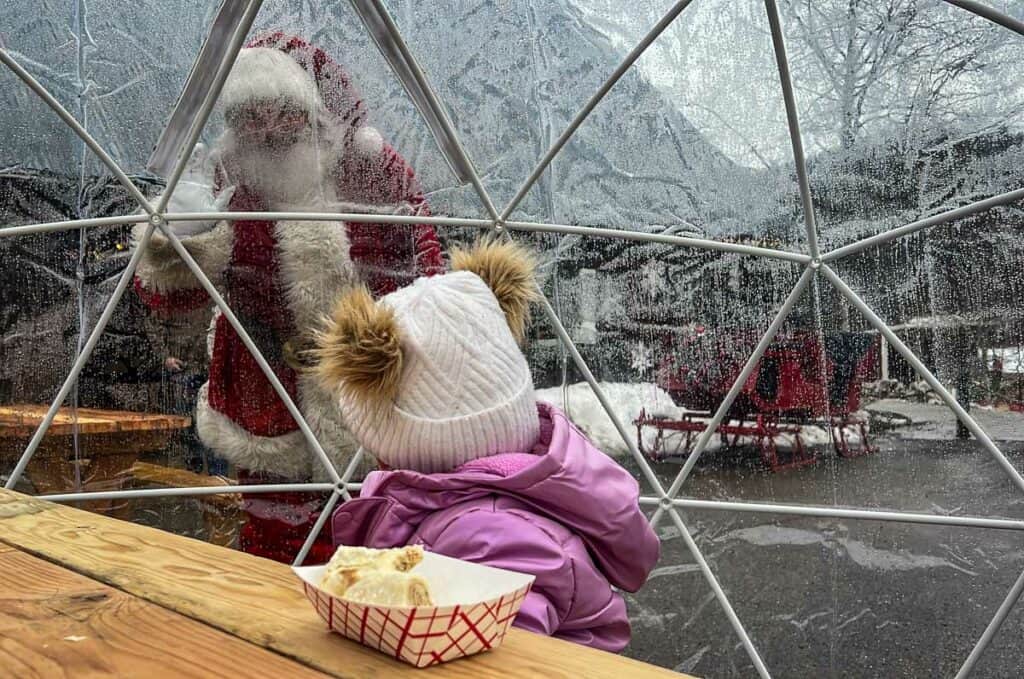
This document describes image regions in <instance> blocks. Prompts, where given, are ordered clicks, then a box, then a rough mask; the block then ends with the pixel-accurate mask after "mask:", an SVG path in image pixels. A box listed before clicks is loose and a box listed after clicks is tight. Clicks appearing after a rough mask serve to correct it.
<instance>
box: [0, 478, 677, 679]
mask: <svg viewBox="0 0 1024 679" xmlns="http://www.w3.org/2000/svg"><path fill="white" fill-rule="evenodd" d="M8 676H9V677H18V679H23V678H29V677H41V678H42V677H45V678H47V679H49V678H50V677H69V678H72V677H73V678H75V679H77V678H78V677H126V676H147V677H164V676H188V677H239V678H241V677H299V678H302V677H325V676H331V677H351V678H353V679H355V678H358V679H363V678H369V677H419V678H420V679H424V678H426V679H429V677H439V676H444V677H457V678H458V677H462V678H466V679H468V678H472V679H482V678H484V677H517V678H518V677H543V678H544V679H557V678H565V679H569V678H572V679H575V678H577V677H587V678H594V679H601V678H602V677H606V678H609V679H625V678H627V677H650V678H652V679H655V678H657V677H666V678H667V677H677V678H678V677H680V676H681V675H678V674H675V673H673V672H670V671H668V670H664V669H661V668H657V667H654V666H651V665H646V664H644V663H640V662H637V661H634V660H629V659H627V658H623V657H621V656H617V655H613V654H610V653H604V652H601V651H595V650H593V649H589V648H586V647H583V646H578V645H575V644H570V643H567V642H563V641H558V640H556V639H551V638H548V637H543V636H539V635H536V634H531V633H529V632H523V631H520V630H517V629H513V630H511V631H510V632H509V634H508V636H507V637H506V639H505V642H504V644H503V645H502V646H501V647H500V648H499V649H497V650H495V651H493V652H491V653H483V654H480V655H476V656H473V657H471V658H466V659H463V660H458V661H455V662H453V663H448V664H445V665H441V666H439V667H437V668H431V669H426V670H417V669H414V668H412V667H410V666H408V665H404V664H401V663H399V662H398V661H396V660H393V659H391V658H389V657H387V656H384V655H382V654H379V653H377V652H375V651H372V650H370V649H368V648H364V647H362V646H359V645H358V644H356V643H354V642H351V641H349V640H347V639H344V638H342V637H340V636H338V635H336V634H333V633H331V632H329V631H327V629H326V628H325V625H324V623H323V621H322V620H320V618H319V617H318V616H317V615H316V612H315V611H314V610H313V608H312V606H311V605H310V604H309V602H308V601H307V600H306V598H305V595H304V594H303V593H302V590H301V588H300V586H299V582H298V579H297V578H296V577H295V576H294V575H293V574H292V572H291V569H290V568H288V567H287V566H284V565H282V564H279V563H276V562H273V561H268V560H265V559H260V558H258V557H254V556H251V555H248V554H243V553H241V552H236V551H233V550H229V549H226V548H224V547H217V546H214V545H209V544H206V543H203V542H199V541H196V540H191V539H189V538H184V537H180V536H176V535H171V534H169V533H164V532H163V531H159V530H156V529H153V528H146V527H143V526H136V525H134V524H130V523H127V522H122V521H118V520H116V519H111V518H108V517H105V516H102V515H98V514H91V513H87V512H83V511H80V510H77V509H73V508H71V507H65V506H59V505H55V504H53V503H49V502H45V501H42V500H37V499H34V498H30V497H27V496H25V495H21V494H18V493H13V492H10V491H5V490H0V677H4V678H6V677H8Z"/></svg>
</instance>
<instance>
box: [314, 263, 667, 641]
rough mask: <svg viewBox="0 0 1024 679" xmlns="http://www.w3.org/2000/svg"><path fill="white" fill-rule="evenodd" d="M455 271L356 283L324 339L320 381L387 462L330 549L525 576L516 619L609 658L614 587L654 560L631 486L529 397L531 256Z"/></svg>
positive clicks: (615, 619) (561, 419)
mask: <svg viewBox="0 0 1024 679" xmlns="http://www.w3.org/2000/svg"><path fill="white" fill-rule="evenodd" d="M453 267H454V268H455V269H456V271H455V272H454V273H449V274H446V275H443V276H434V277H432V278H421V279H419V280H417V281H416V282H414V283H413V284H412V285H411V286H409V287H407V288H404V289H401V290H398V291H396V292H393V293H391V294H389V295H387V296H385V297H384V298H382V299H381V300H380V301H379V302H376V303H375V302H374V301H373V300H372V298H371V297H370V296H369V294H368V293H367V292H366V291H365V290H356V291H353V292H352V293H350V294H348V295H346V296H345V297H343V298H342V299H341V300H340V301H339V303H338V305H337V308H336V311H335V314H334V318H333V319H332V322H331V324H330V325H329V327H328V329H327V330H326V331H325V332H324V333H323V334H322V335H321V336H320V339H319V350H318V353H319V357H320V360H319V364H318V367H317V370H318V373H319V376H320V378H321V380H323V381H324V382H325V383H326V384H327V385H328V386H333V387H337V388H339V393H340V398H341V402H342V412H344V413H345V414H346V419H347V421H348V425H349V426H350V427H351V429H352V432H353V434H354V435H355V436H356V438H357V439H358V440H359V441H360V443H361V444H362V445H363V446H364V447H365V448H366V449H367V450H368V451H369V452H372V453H373V454H374V455H375V456H376V457H377V459H378V460H379V461H380V463H381V466H382V467H383V468H385V469H388V470H389V471H377V472H373V473H371V474H370V475H369V476H368V477H367V478H366V480H365V481H364V483H363V486H362V490H361V492H360V497H359V498H358V499H356V500H352V501H350V502H347V503H345V504H344V505H342V506H341V507H340V508H339V509H338V510H337V511H336V512H335V515H334V517H333V518H332V524H333V535H334V540H335V543H336V544H339V545H341V544H344V545H356V546H366V547H379V548H380V547H395V546H400V545H407V544H420V545H423V547H424V548H425V549H427V550H429V551H433V552H437V553H440V554H445V555H447V556H452V557H456V558H460V559H465V560H467V561H473V562H477V563H483V564H487V565H490V566H496V567H499V568H507V569H509V570H514V571H520V572H523V573H529V574H532V575H534V576H535V577H536V582H535V583H534V586H533V589H532V590H531V592H530V594H529V595H528V596H527V598H526V601H525V602H524V604H523V606H522V609H521V610H520V613H519V615H518V617H517V618H516V621H515V624H516V625H517V626H518V627H521V628H523V629H527V630H530V631H533V632H539V633H541V634H550V635H554V636H556V637H560V638H562V639H566V640H569V641H575V642H578V643H582V644H586V645H588V646H593V647H596V648H600V649H604V650H609V651H619V650H621V649H622V648H624V647H625V646H626V644H627V643H629V636H630V630H629V620H628V618H627V615H626V606H625V602H624V601H623V599H622V597H621V596H620V595H619V594H618V593H617V592H616V591H615V588H619V589H624V590H627V591H636V590H637V589H639V588H640V586H641V585H643V583H644V581H645V580H646V578H647V575H648V573H649V572H650V570H651V568H653V567H654V565H655V563H656V562H657V560H658V554H659V543H658V539H657V536H656V535H655V534H654V531H653V530H652V529H651V527H650V525H649V524H648V522H647V520H646V519H645V517H644V515H643V514H642V513H641V511H640V508H639V505H638V495H639V488H638V486H637V482H636V481H635V480H634V479H633V477H632V476H630V475H629V474H628V473H627V472H626V471H624V470H623V469H622V468H621V467H619V465H618V464H616V463H615V462H614V461H612V460H611V459H609V458H608V457H607V456H606V455H605V454H604V453H602V452H600V451H599V450H597V449H596V448H594V446H593V445H592V444H591V443H590V441H588V440H587V438H586V437H585V436H584V435H583V434H581V433H580V432H579V430H578V429H576V427H575V426H573V424H572V423H571V422H570V421H569V420H568V418H567V417H566V416H565V415H564V414H563V413H562V412H561V411H559V410H558V409H557V408H555V407H554V406H552V405H548V404H546V403H537V402H536V400H535V398H534V388H533V381H532V378H531V376H530V371H529V367H528V366H527V363H526V359H525V357H524V356H523V354H522V352H521V351H520V349H519V346H518V343H517V339H521V338H522V335H523V331H524V328H525V323H526V319H527V316H528V312H529V304H530V302H531V300H532V299H533V298H534V295H535V291H536V283H535V281H534V276H533V262H532V259H531V258H530V257H529V256H528V255H527V254H526V253H525V252H524V251H523V250H521V249H519V248H516V247H515V246H512V245H510V244H496V243H488V244H484V245H481V246H478V247H477V248H476V249H475V250H474V251H471V252H456V253H455V254H454V256H453Z"/></svg>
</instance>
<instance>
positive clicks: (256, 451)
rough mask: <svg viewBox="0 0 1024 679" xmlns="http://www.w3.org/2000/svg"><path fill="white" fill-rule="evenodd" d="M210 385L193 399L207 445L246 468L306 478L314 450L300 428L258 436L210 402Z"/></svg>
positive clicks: (287, 476)
mask: <svg viewBox="0 0 1024 679" xmlns="http://www.w3.org/2000/svg"><path fill="white" fill-rule="evenodd" d="M209 386H210V385H209V383H207V384H204V385H203V386H202V388H201V389H200V390H199V397H198V400H197V403H196V431H197V433H198V434H199V438H200V440H202V442H203V443H204V444H205V445H206V446H208V447H209V448H210V449H211V450H213V451H214V452H215V453H216V454H217V455H220V456H221V457H223V458H225V459H227V460H228V461H229V462H231V463H232V464H235V465H237V466H239V467H242V468H244V469H248V470H249V471H253V472H267V473H271V474H276V475H278V476H284V477H286V478H290V479H296V480H300V481H302V480H305V479H307V478H309V472H310V469H311V463H312V462H313V452H312V451H310V450H309V449H308V448H307V446H306V438H305V437H304V436H303V435H302V432H301V431H293V432H289V433H287V434H283V435H281V436H257V435H256V434H253V433H251V432H248V431H246V430H245V429H243V428H242V427H239V426H238V425H237V424H235V423H234V422H232V421H231V420H230V419H229V418H228V417H227V416H226V415H224V414H223V413H220V412H218V411H216V410H214V409H213V408H212V407H211V406H210V402H209V399H208V397H207V392H208V389H209Z"/></svg>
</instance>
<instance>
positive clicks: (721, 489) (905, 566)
mask: <svg viewBox="0 0 1024 679" xmlns="http://www.w3.org/2000/svg"><path fill="white" fill-rule="evenodd" d="M875 443H876V444H877V445H878V447H879V451H878V452H877V453H876V454H873V455H866V456H863V457H857V458H836V457H835V456H834V455H832V454H831V451H825V452H824V453H823V454H822V456H821V459H820V461H819V462H818V463H817V464H816V465H814V466H812V467H805V468H802V469H794V470H789V471H783V472H776V473H774V474H772V473H769V472H767V471H764V470H763V468H761V466H760V465H759V464H758V463H757V461H756V454H755V452H754V451H752V450H745V451H735V452H734V453H733V455H734V457H733V459H728V458H727V457H726V456H725V454H724V453H723V454H719V455H718V456H717V459H710V460H708V464H704V461H703V460H702V464H701V465H698V467H697V470H696V471H695V472H694V475H693V476H692V477H691V478H690V479H688V481H687V483H686V485H684V494H685V495H688V496H690V497H697V498H701V499H729V500H738V501H750V502H755V501H756V502H776V503H795V504H817V505H826V506H845V507H868V508H874V509H883V508H884V509H892V510H903V511H914V512H927V513H947V514H955V515H961V516H988V517H1004V518H1022V517H1024V492H1020V491H1018V490H1017V489H1016V487H1014V486H1013V485H1012V484H1011V483H1010V482H1009V480H1008V479H1007V477H1006V475H1005V473H1004V472H1003V471H1002V470H1001V469H1000V468H999V467H998V466H997V465H996V463H995V461H994V460H993V459H992V458H991V457H990V456H989V454H988V453H987V452H985V451H984V450H983V449H982V448H981V447H980V446H979V445H978V444H976V443H975V442H973V441H957V440H937V441H936V440H932V441H923V440H909V439H907V438H905V433H903V434H902V435H896V434H893V433H890V434H889V435H887V436H881V437H875ZM1003 450H1004V451H1005V452H1007V454H1008V455H1009V456H1010V457H1011V459H1012V460H1013V462H1014V464H1015V466H1016V467H1017V468H1018V469H1020V468H1024V444H1021V443H1007V444H1003ZM655 469H656V472H657V474H658V476H659V477H660V479H661V481H662V483H664V484H667V483H669V482H671V480H672V478H673V477H674V475H675V474H676V473H677V472H678V470H679V467H678V465H674V464H660V465H656V467H655ZM683 519H684V521H685V522H686V523H687V525H688V527H689V529H690V531H691V533H692V534H693V535H694V537H695V540H696V542H697V544H698V545H699V547H700V548H701V550H702V552H703V554H704V556H705V557H706V559H707V560H708V562H709V563H710V565H711V568H712V569H713V571H714V573H715V574H716V576H717V577H718V579H719V582H720V583H721V585H722V587H723V588H724V590H725V592H726V594H727V596H728V597H729V599H730V601H731V603H732V605H733V607H734V609H735V610H736V612H737V614H738V616H739V618H740V620H741V621H742V622H743V623H744V625H745V627H746V629H747V631H748V633H749V634H750V636H751V638H752V639H753V641H754V644H755V646H756V647H757V648H758V650H759V652H760V653H761V655H762V658H763V660H764V661H765V664H766V665H767V667H768V669H769V671H770V672H771V673H772V675H773V676H775V677H871V676H891V677H944V676H950V677H951V676H953V675H954V674H956V671H957V669H958V668H959V666H960V664H961V663H962V662H963V661H964V659H965V658H966V657H967V655H968V653H969V652H970V650H971V648H972V647H973V645H974V643H975V642H976V641H977V639H978V637H979V636H980V635H981V633H982V631H983V630H984V628H985V626H986V625H987V624H988V623H989V621H990V620H991V618H992V615H993V613H994V612H995V611H996V609H997V608H998V606H999V604H1000V603H1001V602H1002V600H1003V598H1004V597H1005V596H1006V594H1007V592H1008V591H1009V589H1010V587H1011V586H1012V584H1013V582H1014V580H1015V579H1016V578H1017V576H1018V575H1019V574H1020V572H1021V570H1022V569H1024V534H1021V533H1019V532H1016V531H1007V530H993V529H974V528H952V527H934V526H921V525H913V524H903V523H892V522H879V521H854V520H833V519H818V518H805V517H789V516H780V515H769V514H746V513H744V514H740V513H736V512H727V511H689V512H686V513H684V514H683ZM659 532H660V535H661V537H662V544H663V548H662V558H661V561H660V563H659V566H658V568H657V569H656V570H655V571H654V573H653V574H652V576H651V579H650V580H649V582H648V584H647V585H646V586H645V588H644V589H643V590H641V591H640V592H639V593H638V594H636V595H631V596H629V598H628V602H629V606H630V614H631V618H632V620H633V642H632V644H631V645H630V647H629V649H628V651H627V653H628V654H629V655H631V656H633V657H636V658H640V659H643V660H646V661H648V662H653V663H656V664H658V665H662V666H665V667H669V668H675V669H678V670H681V671H687V672H691V673H693V674H696V675H698V676H704V677H746V676H756V673H755V672H754V669H753V665H752V664H751V663H750V661H749V659H748V657H747V655H746V653H745V651H744V649H743V648H742V646H741V645H740V642H739V638H738V637H737V635H736V634H735V632H734V631H733V630H732V628H731V626H730V625H729V622H728V620H727V618H726V617H725V615H724V614H723V613H722V611H721V609H720V607H719V606H718V603H717V601H716V600H715V599H714V596H713V594H712V592H711V590H710V588H709V587H708V585H707V584H706V582H705V580H704V578H703V576H702V574H701V572H700V571H699V569H698V568H697V566H696V564H695V563H694V561H693V559H692V557H691V556H690V554H689V552H688V550H687V549H686V546H685V544H684V542H683V540H682V538H681V537H680V535H679V533H678V531H677V530H676V528H675V527H674V526H673V525H671V523H670V522H669V521H667V520H665V521H663V522H662V523H661V524H660V527H659ZM1022 632H1024V611H1021V610H1016V611H1014V612H1013V613H1011V615H1010V618H1009V619H1008V620H1007V622H1006V624H1005V625H1004V627H1003V630H1002V632H1001V633H1000V634H999V636H998V637H997V638H996V639H995V641H994V642H993V645H992V646H990V647H989V650H988V651H987V653H986V654H985V655H984V657H983V658H982V660H981V662H980V663H979V665H978V666H977V668H976V671H975V674H974V676H978V677H1019V676H1022V672H1024V670H1022V667H1024V643H1022V642H1021V639H1022Z"/></svg>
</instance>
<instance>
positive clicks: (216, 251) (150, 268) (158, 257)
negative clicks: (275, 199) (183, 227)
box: [132, 222, 232, 294]
mask: <svg viewBox="0 0 1024 679" xmlns="http://www.w3.org/2000/svg"><path fill="white" fill-rule="evenodd" d="M145 230H146V225H145V224H137V225H136V226H135V228H134V229H133V232H132V240H133V241H134V244H135V245H136V246H138V244H139V242H140V241H141V240H142V234H143V233H144V232H145ZM231 239H232V231H231V226H230V225H229V224H228V223H227V222H221V223H219V224H217V226H215V227H214V228H213V229H211V230H210V231H207V232H205V233H201V234H198V235H195V236H189V237H188V238H182V239H181V244H182V245H184V246H185V249H186V250H188V252H189V254H191V255H192V257H193V258H194V259H195V260H196V263H197V264H198V265H199V268H200V269H202V270H203V273H205V274H206V276H207V277H208V278H209V279H210V280H211V281H213V282H214V283H215V284H216V282H217V280H218V279H219V278H220V276H221V274H222V273H223V272H224V270H225V269H227V267H228V263H229V262H230V261H231V246H232V242H231ZM135 275H136V276H138V277H139V281H140V282H141V283H142V286H143V287H144V288H146V289H147V290H151V291H153V292H157V293H161V294H166V293H168V292H173V291H175V290H194V289H196V288H198V287H200V285H199V281H198V280H196V277H195V276H194V275H193V274H192V270H191V269H189V268H188V265H187V264H185V260H183V259H182V258H181V257H179V256H178V253H177V252H175V251H174V248H172V247H171V244H170V242H168V240H167V239H166V238H165V237H164V235H163V234H161V233H159V232H156V233H154V234H153V236H152V237H151V238H150V241H149V247H148V248H146V252H144V253H143V255H142V258H141V259H140V260H139V266H138V268H137V269H136V270H135Z"/></svg>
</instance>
